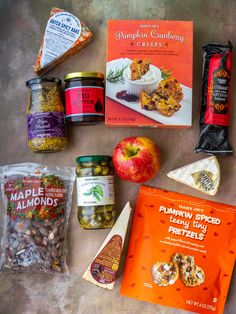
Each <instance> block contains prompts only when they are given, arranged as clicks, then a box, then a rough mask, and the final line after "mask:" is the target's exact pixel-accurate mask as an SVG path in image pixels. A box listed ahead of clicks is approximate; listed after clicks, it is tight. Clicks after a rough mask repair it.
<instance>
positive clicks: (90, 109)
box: [64, 72, 105, 125]
mask: <svg viewBox="0 0 236 314" xmlns="http://www.w3.org/2000/svg"><path fill="white" fill-rule="evenodd" d="M64 80H65V100H66V122H67V123H68V124H72V125H81V124H98V123H101V122H103V121H104V113H105V104H104V97H105V95H104V74H102V73H100V72H75V73H69V74H67V75H65V77H64Z"/></svg>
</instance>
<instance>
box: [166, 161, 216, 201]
mask: <svg viewBox="0 0 236 314" xmlns="http://www.w3.org/2000/svg"><path fill="white" fill-rule="evenodd" d="M200 171H206V172H209V173H211V174H212V175H213V178H212V180H213V182H214V188H212V189H210V190H209V191H207V190H204V189H201V188H199V184H196V182H195V181H194V178H193V174H195V173H198V172H200ZM167 176H168V177H169V178H171V179H173V180H175V181H177V182H180V183H183V184H185V185H187V186H190V187H192V188H194V189H196V190H198V191H201V192H203V193H205V194H208V195H215V194H216V193H217V192H218V188H219V184H220V165H219V162H218V160H217V159H216V157H215V156H211V157H207V158H204V159H202V160H198V161H195V162H193V163H191V164H188V165H186V166H183V167H180V168H178V169H175V170H172V171H170V172H169V173H167Z"/></svg>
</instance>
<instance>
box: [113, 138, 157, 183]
mask: <svg viewBox="0 0 236 314" xmlns="http://www.w3.org/2000/svg"><path fill="white" fill-rule="evenodd" d="M112 160H113V164H114V168H115V171H116V173H117V175H118V176H119V177H120V178H121V179H123V180H126V181H131V182H135V183H142V182H145V181H148V180H150V179H152V178H153V177H155V175H156V174H157V173H158V171H159V170H160V149H159V148H158V147H157V146H156V144H155V143H154V142H153V141H152V140H151V139H150V138H148V137H139V136H137V137H135V136H133V137H127V138H125V139H123V140H122V141H121V142H120V143H119V144H118V145H117V146H116V147H115V149H114V151H113V155H112Z"/></svg>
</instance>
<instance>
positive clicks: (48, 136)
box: [26, 77, 67, 153]
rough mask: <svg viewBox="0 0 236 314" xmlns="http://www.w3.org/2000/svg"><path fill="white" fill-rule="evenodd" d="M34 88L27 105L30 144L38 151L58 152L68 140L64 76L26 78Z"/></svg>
mask: <svg viewBox="0 0 236 314" xmlns="http://www.w3.org/2000/svg"><path fill="white" fill-rule="evenodd" d="M26 86H27V87H28V88H29V89H30V93H29V101H28V102H29V103H28V109H27V123H28V145H29V147H30V148H31V149H32V151H34V152H36V153H45V152H58V151H61V150H63V149H64V148H65V147H66V144H67V136H66V126H65V121H64V105H63V100H62V94H61V89H60V86H61V80H59V79H57V78H54V77H44V78H34V79H31V80H29V81H27V82H26Z"/></svg>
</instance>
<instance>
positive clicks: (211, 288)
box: [120, 186, 236, 314]
mask: <svg viewBox="0 0 236 314" xmlns="http://www.w3.org/2000/svg"><path fill="white" fill-rule="evenodd" d="M235 252H236V207H235V206H229V205H224V204H220V203H215V202H211V201H207V200H202V199H199V198H196V197H191V196H186V195H182V194H178V193H174V192H168V191H164V190H159V189H155V188H151V187H146V186H142V187H141V188H140V191H139V195H138V200H137V206H136V210H135V214H134V220H133V226H132V232H131V238H130V244H129V249H128V254H127V259H126V265H125V273H124V278H123V281H122V285H121V291H120V292H121V294H122V295H124V296H128V297H132V298H136V299H140V300H144V301H149V302H153V303H158V304H162V305H166V306H171V307H176V308H181V309H185V310H189V311H193V312H197V313H212V312H213V313H217V314H218V313H223V310H224V305H225V301H226V296H227V292H228V289H229V284H230V279H231V275H232V271H233V266H234V261H235Z"/></svg>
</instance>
